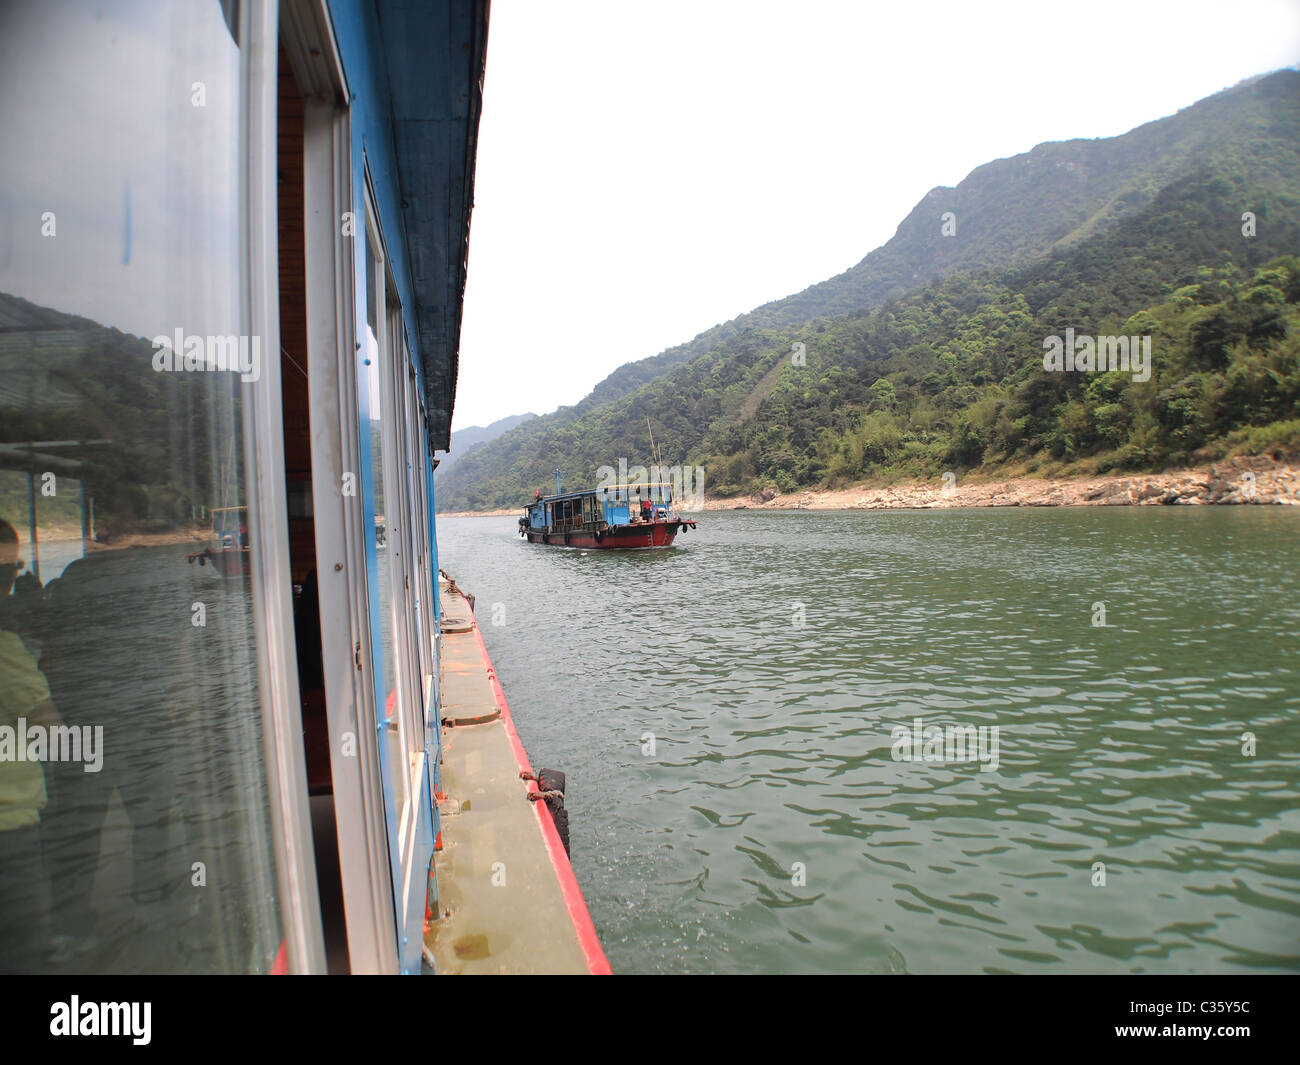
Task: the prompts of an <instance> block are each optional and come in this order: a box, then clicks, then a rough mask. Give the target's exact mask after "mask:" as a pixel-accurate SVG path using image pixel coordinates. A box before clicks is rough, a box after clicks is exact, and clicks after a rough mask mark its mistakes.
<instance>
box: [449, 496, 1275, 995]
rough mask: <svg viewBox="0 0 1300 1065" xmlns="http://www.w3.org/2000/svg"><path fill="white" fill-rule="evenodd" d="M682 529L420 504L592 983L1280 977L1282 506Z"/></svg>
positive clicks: (962, 514) (951, 514)
mask: <svg viewBox="0 0 1300 1065" xmlns="http://www.w3.org/2000/svg"><path fill="white" fill-rule="evenodd" d="M700 517H701V521H700V526H699V530H698V531H697V532H695V533H689V534H687V535H685V536H684V537H681V538H679V540H678V544H677V546H675V547H674V548H672V549H670V550H663V551H637V552H616V551H591V552H586V551H578V550H566V549H562V548H555V547H545V546H542V545H529V544H527V543H525V542H523V541H521V540H520V539H519V538H518V536H517V534H516V529H515V519H514V518H511V517H502V518H444V519H440V520H439V522H438V543H439V561H440V564H441V565H442V566H443V568H445V569H446V570H447V571H448V572H450V573H451V574H452V576H454V577H455V578H456V580H457V582H458V583H459V584H460V585H461V586H462V587H464V588H466V589H467V590H468V591H470V592H472V593H473V594H475V595H476V596H477V613H478V617H479V621H480V624H481V625H482V628H483V632H484V636H485V639H486V641H487V645H488V648H489V650H490V652H491V654H492V657H493V660H494V662H495V665H496V668H497V671H498V674H499V676H500V677H501V680H502V683H503V684H504V686H505V690H506V693H507V696H508V697H509V699H510V703H511V708H512V712H513V714H514V717H515V722H516V725H517V726H518V730H519V733H520V736H521V738H522V740H523V742H524V745H525V746H526V747H527V749H528V752H529V756H530V758H531V760H532V762H533V764H534V765H542V766H549V767H554V768H559V769H563V770H565V771H566V772H567V773H568V797H567V806H568V808H569V811H570V817H571V822H572V833H573V861H574V866H575V868H576V871H577V874H578V879H579V882H580V883H581V886H582V888H583V891H584V893H585V895H586V898H587V903H588V906H589V908H590V910H591V913H592V917H593V919H594V921H595V924H596V929H597V931H598V933H599V934H600V937H601V941H602V943H603V944H604V947H605V950H606V952H607V954H608V955H609V958H610V961H611V963H612V964H613V966H614V969H615V971H616V972H639V971H647V972H847V971H868V972H913V973H932V972H963V973H965V972H1022V973H1036V972H1097V973H1102V972H1105V973H1117V972H1146V973H1154V972H1161V973H1171V972H1247V971H1249V972H1280V971H1292V972H1294V971H1297V970H1300V809H1298V808H1297V807H1298V804H1297V798H1298V797H1300V786H1298V784H1300V660H1298V659H1297V655H1296V647H1297V637H1298V636H1300V576H1297V574H1298V573H1300V513H1296V512H1294V511H1290V510H1286V509H1282V508H1262V507H1261V508H1246V507H1240V508H1227V507H1223V508H1204V509H1200V508H1145V507H1144V508H1088V509H1069V510H1064V509H999V510H946V511H854V512H838V513H816V512H785V513H771V512H764V513H747V512H718V513H708V514H704V515H701V516H700ZM1103 615H1104V616H1103ZM1103 621H1104V625H1103V624H1101V622H1103ZM918 718H919V719H921V721H920V723H919V725H918V723H917V721H916V719H918ZM936 725H937V726H941V727H944V728H947V727H949V726H974V727H975V728H976V729H979V728H981V727H982V728H983V729H984V730H985V731H984V732H983V733H982V737H983V739H984V741H985V742H984V747H983V748H982V751H981V753H982V754H983V756H984V760H983V761H980V760H978V757H977V758H976V759H975V760H970V759H969V758H968V759H967V760H958V758H960V756H961V755H962V753H963V752H962V750H961V747H960V746H957V747H955V748H954V749H953V750H952V751H948V750H947V748H946V747H931V748H930V749H929V752H928V753H930V754H931V755H938V756H939V757H940V758H943V759H944V760H937V759H933V758H932V759H931V760H929V761H927V760H924V758H923V755H924V754H925V753H926V751H925V749H924V748H923V749H921V750H918V751H917V752H916V754H917V757H916V758H914V759H912V760H904V758H903V756H905V755H907V754H908V753H909V752H908V750H907V747H906V745H905V744H904V743H903V742H901V739H902V736H904V735H906V736H908V737H909V738H911V737H912V736H914V735H918V736H919V737H921V738H928V736H927V732H926V731H925V730H927V729H930V728H932V727H933V726H936ZM994 728H996V729H997V732H996V734H995V733H994V732H993V731H992V730H993V729H994ZM896 729H897V731H896ZM914 730H915V731H914ZM1247 734H1249V735H1247ZM995 738H996V748H995V746H994V739H995ZM974 747H975V745H974V744H972V748H974ZM995 750H996V756H995V755H994V751H995ZM970 753H976V751H974V750H973V751H972V752H970ZM950 754H951V755H953V756H954V757H953V758H952V759H950V760H949V759H948V758H947V756H948V755H950ZM896 756H897V757H896ZM995 764H996V768H994V766H995Z"/></svg>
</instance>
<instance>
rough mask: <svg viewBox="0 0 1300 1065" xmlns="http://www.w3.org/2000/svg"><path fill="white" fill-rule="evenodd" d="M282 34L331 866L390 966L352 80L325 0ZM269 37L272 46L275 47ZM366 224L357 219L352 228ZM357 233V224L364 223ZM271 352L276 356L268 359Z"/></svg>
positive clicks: (286, 24) (394, 958)
mask: <svg viewBox="0 0 1300 1065" xmlns="http://www.w3.org/2000/svg"><path fill="white" fill-rule="evenodd" d="M279 29H280V34H281V40H282V41H283V43H284V47H285V50H286V52H287V53H288V55H289V57H290V61H291V63H292V65H293V68H294V74H295V77H296V78H297V80H298V83H299V86H300V87H301V89H302V92H303V97H304V115H303V156H304V159H303V193H304V241H305V254H304V258H305V264H306V278H305V281H306V294H307V312H308V314H307V358H308V365H309V374H308V381H309V416H310V419H311V426H312V439H311V452H312V494H313V518H314V528H315V538H316V559H317V582H318V590H319V595H320V623H321V651H322V661H323V665H324V670H325V692H326V717H327V723H328V729H329V737H330V772H331V780H332V784H333V789H334V796H333V798H334V803H333V806H334V818H335V827H336V835H337V846H338V858H339V872H340V877H341V881H342V888H343V906H344V917H345V923H346V926H347V942H348V962H349V968H350V969H351V971H352V972H354V973H392V972H396V971H398V969H399V967H400V955H399V951H398V945H397V940H398V925H397V909H396V905H395V899H396V888H395V882H394V877H393V867H392V852H391V851H390V849H389V825H388V803H387V802H386V799H385V795H384V781H383V772H382V764H381V754H380V750H381V745H380V743H379V738H380V737H379V730H378V707H377V706H376V705H375V695H374V692H375V685H374V683H373V678H372V677H371V676H369V675H368V672H369V671H370V670H371V668H372V667H371V665H370V664H371V663H373V661H374V656H373V654H372V648H371V628H370V613H369V598H368V596H369V592H368V580H367V567H366V554H365V542H366V540H365V537H366V528H365V520H364V512H363V508H362V507H360V506H358V505H357V503H358V496H359V493H360V492H361V491H362V488H361V485H360V483H359V481H360V446H361V437H360V427H359V421H358V418H359V410H358V399H357V396H358V391H357V380H356V360H355V358H354V353H355V352H356V349H357V337H358V335H359V332H358V319H360V320H361V322H362V323H363V324H362V328H364V318H365V309H364V304H363V303H362V302H361V300H360V298H359V297H360V291H359V288H358V285H357V280H358V279H359V278H362V277H364V263H365V256H364V244H363V243H362V242H361V241H359V240H357V239H356V238H357V231H358V230H359V229H360V228H361V226H360V225H359V224H358V222H359V220H360V219H362V218H364V214H363V209H362V208H361V203H362V202H363V200H364V197H363V196H362V194H361V190H359V189H358V188H357V185H358V182H357V181H356V180H355V179H354V162H355V159H356V153H355V148H354V139H353V130H352V118H351V113H350V110H349V101H350V99H351V91H350V88H349V85H348V80H347V75H346V72H345V70H344V68H343V62H342V57H341V54H340V52H339V49H338V45H337V41H336V39H335V34H334V26H333V20H332V18H331V15H330V12H329V7H328V4H327V3H326V0H284V2H283V3H282V5H281V21H280V27H279ZM272 51H273V50H272ZM362 232H363V233H364V231H362ZM363 239H364V237H363ZM269 361H272V362H273V361H275V360H269Z"/></svg>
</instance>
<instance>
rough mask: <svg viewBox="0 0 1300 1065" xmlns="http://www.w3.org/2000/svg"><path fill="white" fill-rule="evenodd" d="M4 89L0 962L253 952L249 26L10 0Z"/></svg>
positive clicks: (2, 43)
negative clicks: (246, 191)
mask: <svg viewBox="0 0 1300 1065" xmlns="http://www.w3.org/2000/svg"><path fill="white" fill-rule="evenodd" d="M0 92H2V93H3V99H4V100H5V105H4V107H3V108H0V382H3V383H2V384H0V969H23V970H36V971H49V972H69V971H105V972H125V971H142V970H143V971H159V970H163V971H172V972H175V971H191V972H265V971H267V970H268V969H269V968H270V966H271V964H272V962H273V959H274V958H275V956H276V953H277V951H278V948H279V945H280V942H281V938H282V935H281V929H280V922H279V915H278V910H277V901H276V897H275V863H274V856H273V851H272V843H271V833H270V825H269V814H268V811H269V807H270V798H269V796H268V794H267V788H266V779H265V772H264V766H263V754H262V721H261V715H260V709H259V706H260V704H259V693H258V676H257V655H256V647H255V634H254V620H253V604H252V600H251V597H250V585H249V582H248V580H247V579H246V577H245V573H246V572H247V570H248V568H249V566H250V562H251V558H252V556H253V554H254V553H255V552H256V551H257V550H258V545H257V544H256V543H255V542H250V535H249V526H248V524H247V521H246V518H247V514H246V512H245V511H244V510H243V509H242V508H243V507H244V506H245V502H246V495H245V487H244V486H245V476H246V471H245V469H244V461H243V451H242V442H241V432H240V425H241V406H240V404H241V389H242V388H246V387H248V386H246V385H242V384H241V377H243V378H244V379H246V380H248V381H250V382H251V381H252V380H254V379H256V378H257V377H258V376H260V369H261V361H262V359H263V358H264V357H265V352H264V351H263V350H262V349H261V338H258V337H249V336H246V335H243V334H242V332H241V330H242V328H243V327H242V325H241V295H240V293H241V285H240V273H239V261H238V250H239V234H240V225H241V220H240V208H239V196H238V187H239V182H238V176H239V158H240V150H239V138H238V122H239V97H240V85H239V50H238V47H237V46H236V44H235V42H234V40H233V39H232V37H231V33H230V30H229V28H228V27H227V24H226V21H225V19H224V17H223V12H222V7H221V4H220V3H218V2H216V0H203V2H199V0H195V2H190V3H175V4H157V3H152V2H143V0H142V2H135V3H132V2H122V3H114V4H109V5H102V4H94V3H90V2H75V0H74V2H68V3H59V4H4V5H0ZM33 530H34V531H35V535H33ZM19 559H21V560H22V564H21V568H19V565H18V560H19ZM6 743H7V744H8V746H7V747H6ZM20 747H22V748H23V749H24V754H25V757H21V758H20V757H18V755H17V750H18V749H19V748H20Z"/></svg>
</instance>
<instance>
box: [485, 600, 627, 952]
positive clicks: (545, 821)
mask: <svg viewBox="0 0 1300 1065" xmlns="http://www.w3.org/2000/svg"><path fill="white" fill-rule="evenodd" d="M471 616H472V614H471ZM474 636H475V638H476V639H477V640H478V647H479V653H480V654H482V656H483V665H484V667H485V668H486V669H487V675H488V680H489V681H490V682H491V684H492V694H493V695H494V696H495V697H496V701H497V706H498V707H499V708H500V710H501V723H502V724H503V725H504V726H505V729H506V736H508V737H509V739H510V746H511V747H512V748H513V749H514V752H515V761H516V762H517V763H518V764H519V769H520V771H521V772H522V771H525V770H526V771H527V772H529V773H531V772H532V767H531V766H530V765H529V764H528V753H527V752H526V751H525V750H524V745H523V744H522V743H520V742H519V733H517V732H516V731H515V723H514V719H513V718H511V716H510V704H509V703H507V702H506V693H505V690H504V689H503V688H502V687H501V682H500V681H499V680H497V673H496V670H495V669H494V668H493V666H492V658H491V656H490V655H489V654H488V649H487V644H485V643H484V642H483V630H482V629H480V628H479V626H478V619H477V618H474ZM527 784H528V790H529V791H530V792H534V791H537V790H538V788H537V782H536V781H533V780H530V781H527ZM529 805H530V806H531V807H532V808H533V813H534V814H535V815H536V817H537V823H538V824H539V825H540V826H541V829H542V838H543V839H544V840H545V841H546V850H547V852H548V853H549V854H550V856H551V865H552V866H553V867H554V869H555V876H556V879H557V880H558V881H559V882H560V891H561V892H562V893H563V895H564V905H565V907H566V908H567V909H568V911H569V920H570V921H572V922H573V930H574V932H576V933H577V936H578V945H579V946H580V947H581V948H582V953H583V956H584V957H585V958H586V959H587V968H588V970H589V971H590V972H591V973H592V974H593V975H595V976H610V975H612V973H613V970H612V969H611V968H610V965H609V960H608V959H607V958H606V957H605V951H604V950H603V949H602V947H601V945H600V939H599V938H598V937H597V935H596V927H595V925H593V924H592V923H591V914H590V913H588V912H587V901H586V899H584V898H583V897H582V889H581V888H580V887H578V878H577V877H576V876H574V874H573V866H572V864H570V862H569V856H568V855H567V854H565V853H564V844H563V842H561V840H560V834H559V832H557V831H556V830H555V821H554V820H553V819H552V817H551V811H550V808H549V807H548V806H547V805H546V803H544V802H531V803H529Z"/></svg>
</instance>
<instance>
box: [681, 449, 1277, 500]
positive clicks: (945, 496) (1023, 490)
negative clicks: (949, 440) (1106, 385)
mask: <svg viewBox="0 0 1300 1065" xmlns="http://www.w3.org/2000/svg"><path fill="white" fill-rule="evenodd" d="M1223 504H1226V505H1234V504H1235V505H1250V504H1254V505H1279V506H1300V465H1297V464H1296V463H1294V462H1290V461H1279V460H1276V459H1272V458H1269V457H1268V456H1256V457H1253V458H1234V459H1226V460H1224V461H1222V462H1215V463H1210V464H1208V465H1204V466H1194V467H1191V468H1187V469H1180V470H1172V471H1167V472H1164V473H1140V474H1127V475H1123V476H1116V475H1107V476H1099V477H1062V478H1057V479H1049V478H1033V477H1016V478H1011V479H1009V480H1002V481H994V480H987V481H986V480H977V479H975V478H973V477H972V478H969V479H967V480H963V479H961V478H958V477H953V478H949V479H946V481H945V480H940V481H938V482H935V481H927V482H912V483H908V484H898V485H892V486H890V487H887V488H872V487H870V486H869V485H865V484H864V485H860V486H858V487H855V488H846V489H834V490H812V491H802V492H792V493H790V494H788V495H783V494H781V493H780V492H777V491H776V490H775V489H774V488H769V489H767V490H766V491H765V492H763V493H761V494H759V495H755V496H750V497H749V498H746V499H710V500H707V501H706V502H705V504H704V509H705V510H930V509H933V510H941V509H946V508H949V507H1114V506H1171V505H1182V506H1207V505H1223Z"/></svg>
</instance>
